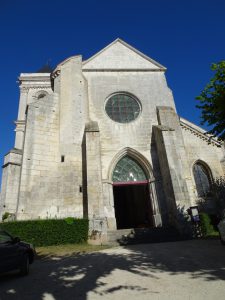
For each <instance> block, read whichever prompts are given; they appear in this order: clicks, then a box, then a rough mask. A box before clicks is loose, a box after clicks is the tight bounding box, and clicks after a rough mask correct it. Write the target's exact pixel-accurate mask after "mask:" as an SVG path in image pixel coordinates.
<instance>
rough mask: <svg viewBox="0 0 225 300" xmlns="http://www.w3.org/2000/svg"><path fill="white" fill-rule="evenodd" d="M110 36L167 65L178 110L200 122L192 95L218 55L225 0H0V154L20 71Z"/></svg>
mask: <svg viewBox="0 0 225 300" xmlns="http://www.w3.org/2000/svg"><path fill="white" fill-rule="evenodd" d="M117 37H120V38H122V39H123V40H125V41H126V42H127V43H129V44H131V45H132V46H134V47H135V48H137V49H138V50H140V51H142V52H143V53H145V54H146V55H148V56H150V57H151V58H153V59H154V60H156V61H158V62H159V63H161V64H163V65H164V66H166V67H167V68H168V70H167V73H166V76H167V80H168V85H169V87H170V88H171V89H172V91H173V94H174V98H175V103H176V106H177V110H178V113H179V114H180V115H181V116H183V117H184V118H187V119H188V120H190V121H192V122H194V123H196V124H200V111H199V110H198V109H197V108H195V105H196V100H195V97H196V96H197V95H199V93H200V91H201V90H202V88H203V87H204V86H205V84H206V83H207V82H208V81H209V79H210V77H211V76H212V72H211V71H210V65H211V63H213V62H218V61H220V60H222V59H225V1H224V0H211V1H209V0H195V1H194V0H187V1H186V0H183V1H181V0H157V1H156V0H83V1H75V0H36V1H35V0H33V1H31V0H11V1H9V0H0V57H1V60H0V67H1V70H0V83H1V85H0V86H1V97H0V101H1V109H0V161H1V163H3V156H4V154H5V153H6V152H8V151H9V150H10V149H11V148H12V147H13V143H14V131H13V130H14V124H13V121H14V120H16V118H17V110H18V100H19V89H18V84H17V83H16V81H17V77H18V76H19V74H20V73H22V72H24V73H29V72H35V71H36V70H38V69H39V68H40V67H42V66H43V65H44V64H45V63H46V62H47V61H48V60H49V59H50V60H51V65H52V66H55V65H57V64H58V63H60V62H61V61H62V60H64V59H65V58H67V57H68V56H71V55H75V54H82V55H83V58H84V59H87V58H88V57H90V56H91V55H93V54H95V53H96V52H97V51H99V50H101V49H102V48H103V47H105V46H106V45H107V44H109V43H111V42H112V41H113V40H114V39H116V38H117Z"/></svg>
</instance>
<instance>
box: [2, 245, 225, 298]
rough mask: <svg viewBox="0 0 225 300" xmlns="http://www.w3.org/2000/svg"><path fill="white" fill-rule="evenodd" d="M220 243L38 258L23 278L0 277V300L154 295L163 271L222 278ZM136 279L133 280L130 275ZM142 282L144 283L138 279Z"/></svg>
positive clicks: (224, 261)
mask: <svg viewBox="0 0 225 300" xmlns="http://www.w3.org/2000/svg"><path fill="white" fill-rule="evenodd" d="M224 266H225V255H224V247H222V246H221V245H220V244H219V241H218V240H216V241H214V240H210V241H209V240H192V241H182V242H174V243H172V242H170V243H160V244H141V245H130V246H127V247H118V248H113V249H106V250H103V251H100V252H94V253H89V254H79V255H67V256H65V257H63V258H62V257H57V256H46V257H42V259H41V260H37V261H36V262H35V263H34V265H33V266H32V267H31V273H30V274H29V275H28V276H27V277H20V276H18V275H17V274H7V275H1V276H0V299H1V300H5V299H10V300H11V299H12V300H14V299H16V300H19V299H23V300H24V299H32V300H37V299H57V300H58V299H76V300H77V299H80V300H84V299H88V297H89V295H90V294H91V295H95V297H96V298H98V297H106V296H107V295H109V294H115V295H117V293H118V292H123V291H126V292H127V291H128V290H129V291H132V292H136V293H140V294H145V293H146V294H149V293H150V294H151V293H152V294H157V293H159V290H158V289H159V288H157V287H156V286H155V287H154V288H153V287H151V288H149V287H148V283H150V282H152V281H155V282H160V279H161V276H162V274H167V275H169V276H171V280H173V276H174V275H179V274H185V276H187V278H188V279H189V280H192V279H193V280H194V279H196V278H201V279H202V280H204V281H216V280H225V268H224ZM134 278H136V279H134ZM143 283H144V284H143Z"/></svg>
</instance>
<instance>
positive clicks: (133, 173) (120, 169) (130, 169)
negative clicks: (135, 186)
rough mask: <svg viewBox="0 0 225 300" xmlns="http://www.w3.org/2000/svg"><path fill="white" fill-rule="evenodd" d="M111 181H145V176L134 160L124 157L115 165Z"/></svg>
mask: <svg viewBox="0 0 225 300" xmlns="http://www.w3.org/2000/svg"><path fill="white" fill-rule="evenodd" d="M112 180H113V181H114V182H128V181H146V180H147V176H146V174H145V172H144V170H143V169H142V167H141V166H140V165H139V164H138V163H137V162H136V161H135V160H134V159H132V158H131V157H129V156H124V157H123V158H121V160H120V161H119V162H118V163H117V164H116V167H115V169H114V172H113V177H112Z"/></svg>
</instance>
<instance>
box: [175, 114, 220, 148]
mask: <svg viewBox="0 0 225 300" xmlns="http://www.w3.org/2000/svg"><path fill="white" fill-rule="evenodd" d="M180 125H181V128H182V129H184V130H188V131H189V132H191V133H192V134H194V135H196V136H198V137H199V138H200V139H202V140H204V141H206V142H207V143H208V144H212V145H213V146H217V147H222V141H219V140H218V139H217V138H215V137H212V136H211V135H209V134H207V131H205V130H203V129H202V128H200V127H198V126H196V125H195V124H192V123H191V122H189V121H187V120H185V119H183V118H180Z"/></svg>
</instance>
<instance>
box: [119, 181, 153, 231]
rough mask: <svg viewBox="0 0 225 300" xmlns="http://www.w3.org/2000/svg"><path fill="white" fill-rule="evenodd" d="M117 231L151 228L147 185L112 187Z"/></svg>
mask: <svg viewBox="0 0 225 300" xmlns="http://www.w3.org/2000/svg"><path fill="white" fill-rule="evenodd" d="M113 193H114V207H115V215H116V222H117V229H125V228H142V227H151V226H152V210H151V203H150V195H149V189H148V184H119V185H114V186H113Z"/></svg>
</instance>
